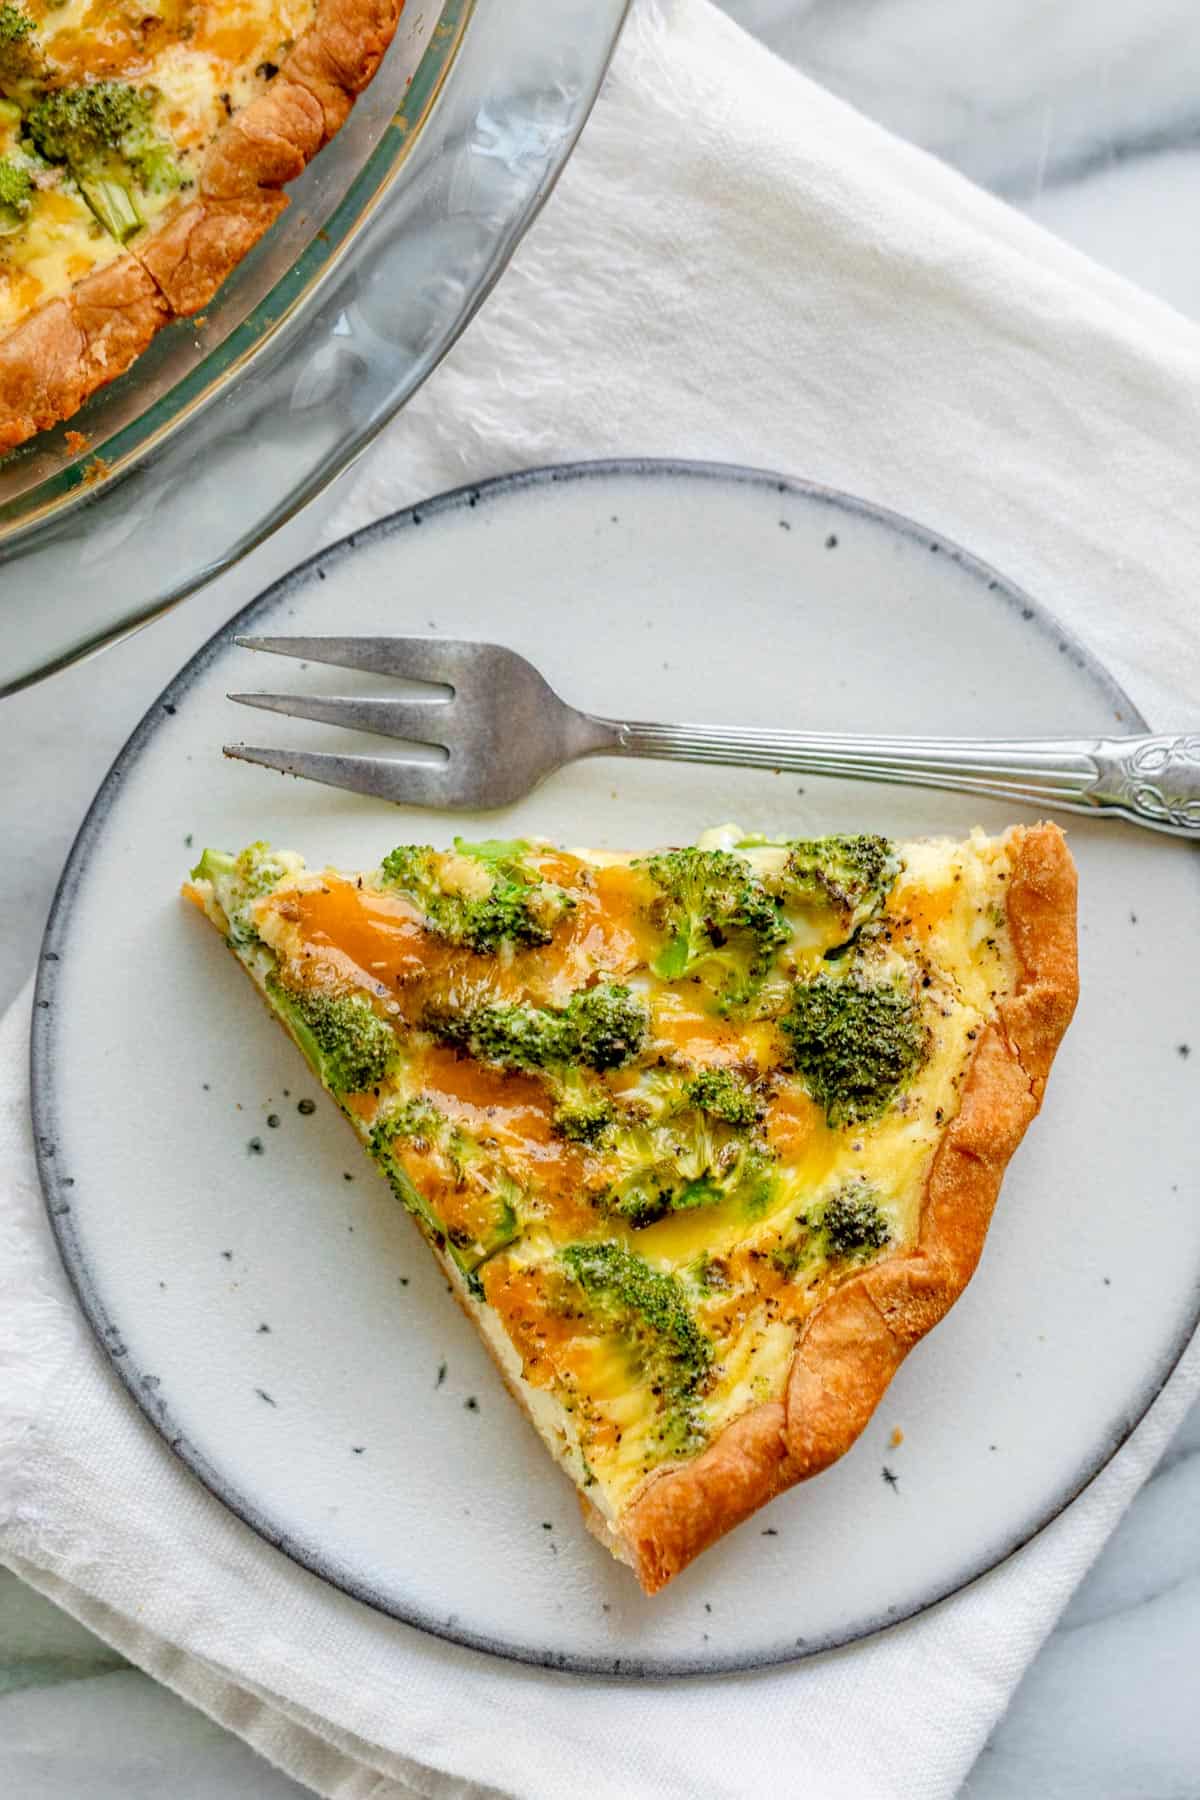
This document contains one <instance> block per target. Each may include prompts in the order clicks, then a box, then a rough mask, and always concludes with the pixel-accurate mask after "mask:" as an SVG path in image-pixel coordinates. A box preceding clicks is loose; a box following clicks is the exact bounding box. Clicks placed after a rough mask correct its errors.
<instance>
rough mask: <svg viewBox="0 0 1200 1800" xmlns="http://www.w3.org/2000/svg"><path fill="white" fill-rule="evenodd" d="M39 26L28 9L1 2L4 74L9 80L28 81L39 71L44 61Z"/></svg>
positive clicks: (0, 40) (1, 71) (0, 62)
mask: <svg viewBox="0 0 1200 1800" xmlns="http://www.w3.org/2000/svg"><path fill="white" fill-rule="evenodd" d="M36 30H37V27H36V25H35V24H34V22H33V20H32V19H31V18H30V16H29V14H28V13H27V12H24V11H23V10H22V8H21V7H19V6H11V5H10V4H9V3H8V0H3V3H2V4H0V77H4V78H5V79H6V80H8V81H28V80H29V79H30V77H31V76H33V75H36V73H37V71H38V67H39V62H40V59H39V56H38V51H37V43H36V39H35V33H36Z"/></svg>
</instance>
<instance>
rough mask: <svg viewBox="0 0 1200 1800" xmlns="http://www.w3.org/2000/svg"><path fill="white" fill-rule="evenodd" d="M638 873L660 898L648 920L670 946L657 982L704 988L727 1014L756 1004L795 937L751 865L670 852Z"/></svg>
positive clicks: (721, 853) (722, 853)
mask: <svg viewBox="0 0 1200 1800" xmlns="http://www.w3.org/2000/svg"><path fill="white" fill-rule="evenodd" d="M635 867H637V868H642V869H644V870H645V871H646V873H647V874H648V875H649V877H650V879H651V880H652V881H653V882H654V883H655V885H656V886H657V887H658V889H659V890H660V891H659V895H658V897H657V898H656V899H655V900H654V902H653V903H652V904H651V908H650V916H651V919H652V921H653V923H654V924H655V926H656V927H657V928H658V929H659V930H660V931H661V932H662V933H663V934H664V936H665V938H666V942H665V944H664V946H663V948H662V950H661V951H660V952H659V954H658V956H657V957H656V958H655V960H654V962H653V964H652V965H651V966H652V968H653V969H654V972H655V974H656V975H659V976H661V978H662V979H663V980H664V981H679V980H682V979H683V978H685V977H693V978H695V979H698V980H700V981H703V982H704V983H705V984H706V985H708V986H709V987H711V988H712V990H713V992H714V994H715V996H716V999H717V1003H718V1006H719V1007H720V1008H721V1010H728V1009H729V1008H730V1007H734V1006H741V1005H745V1004H746V1003H748V1002H749V1001H750V1000H752V999H753V998H754V996H755V994H756V993H757V992H758V990H759V988H760V987H761V986H762V983H763V980H764V978H765V977H766V975H767V974H768V972H769V970H770V968H771V964H772V962H773V961H774V958H775V954H776V952H777V951H778V950H779V949H780V948H781V946H782V945H784V944H786V943H787V942H788V941H789V938H790V935H791V934H790V932H789V930H788V927H787V924H786V922H785V921H784V920H783V919H782V918H781V916H780V914H779V910H778V908H777V907H776V905H775V903H774V901H773V900H772V899H771V896H770V895H769V894H768V893H767V891H766V889H765V888H764V887H763V885H762V883H761V882H760V881H758V880H757V879H756V878H755V876H754V874H753V872H752V871H751V869H750V867H749V865H748V864H747V863H746V862H745V860H744V859H743V858H742V857H740V856H732V855H730V853H729V852H728V851H727V850H697V849H687V850H668V851H666V852H665V853H664V854H663V855H661V856H651V857H647V858H646V859H645V860H643V861H641V862H639V863H637V864H635Z"/></svg>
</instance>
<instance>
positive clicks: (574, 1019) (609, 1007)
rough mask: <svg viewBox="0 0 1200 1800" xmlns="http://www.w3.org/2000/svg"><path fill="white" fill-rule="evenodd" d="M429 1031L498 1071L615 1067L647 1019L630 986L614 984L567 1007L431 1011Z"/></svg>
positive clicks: (633, 1048)
mask: <svg viewBox="0 0 1200 1800" xmlns="http://www.w3.org/2000/svg"><path fill="white" fill-rule="evenodd" d="M424 1024H425V1026H426V1029H427V1030H429V1031H432V1032H433V1034H434V1036H435V1037H439V1038H441V1039H442V1040H443V1042H445V1043H448V1044H454V1045H455V1046H456V1047H458V1048H459V1049H462V1050H466V1051H468V1052H469V1054H470V1055H472V1056H474V1057H475V1058H477V1060H478V1061H480V1062H486V1063H491V1064H493V1066H494V1067H496V1068H500V1069H524V1070H527V1071H537V1072H546V1071H552V1070H553V1068H554V1067H555V1065H559V1066H562V1067H576V1068H578V1067H579V1066H581V1065H582V1066H583V1067H584V1068H588V1069H596V1070H603V1069H617V1068H620V1067H621V1065H622V1064H623V1063H627V1062H629V1061H630V1059H631V1058H632V1057H634V1056H636V1055H637V1053H638V1051H639V1050H640V1049H641V1047H642V1043H643V1042H644V1040H645V1036H646V1031H647V1029H648V1024H649V1020H648V1017H647V1013H646V1008H645V1006H644V1005H643V1003H642V1002H641V1001H640V1000H638V999H637V998H636V996H635V995H634V994H632V993H631V992H630V990H629V989H628V988H627V987H623V986H621V985H620V984H619V983H616V982H611V983H608V984H606V985H602V986H600V987H594V988H584V989H582V990H581V991H580V992H579V993H576V994H572V995H571V998H570V1000H569V1001H568V1002H567V1004H566V1006H565V1007H562V1008H555V1007H548V1006H525V1005H522V1004H520V1003H519V1002H515V1001H506V1000H500V1001H496V1002H494V1003H492V1004H488V1005H484V1006H477V1007H473V1008H472V1009H471V1010H470V1011H468V1012H464V1013H440V1012H437V1011H432V1012H430V1013H427V1014H426V1016H425V1020H424Z"/></svg>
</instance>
